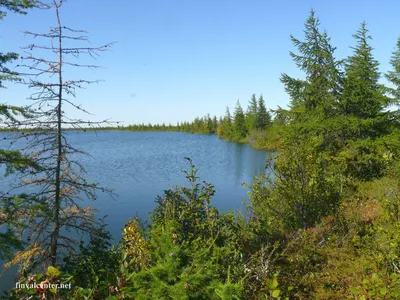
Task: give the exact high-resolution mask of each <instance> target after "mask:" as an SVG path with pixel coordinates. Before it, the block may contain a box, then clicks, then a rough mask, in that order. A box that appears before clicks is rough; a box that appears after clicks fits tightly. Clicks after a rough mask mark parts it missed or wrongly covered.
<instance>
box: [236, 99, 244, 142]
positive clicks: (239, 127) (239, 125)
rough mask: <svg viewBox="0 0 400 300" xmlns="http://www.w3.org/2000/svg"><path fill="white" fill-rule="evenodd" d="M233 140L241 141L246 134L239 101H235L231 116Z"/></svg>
mask: <svg viewBox="0 0 400 300" xmlns="http://www.w3.org/2000/svg"><path fill="white" fill-rule="evenodd" d="M233 132H234V138H233V140H234V141H241V140H243V139H244V138H245V137H246V136H247V128H246V121H245V116H244V112H243V109H242V107H241V106H240V103H239V101H238V102H237V103H236V108H235V114H234V117H233Z"/></svg>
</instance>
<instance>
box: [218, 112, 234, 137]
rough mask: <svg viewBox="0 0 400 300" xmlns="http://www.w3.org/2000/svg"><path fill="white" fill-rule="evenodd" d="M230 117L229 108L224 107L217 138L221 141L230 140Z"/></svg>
mask: <svg viewBox="0 0 400 300" xmlns="http://www.w3.org/2000/svg"><path fill="white" fill-rule="evenodd" d="M232 132H233V131H232V115H231V112H230V110H229V107H228V106H227V107H226V110H225V116H224V118H223V119H222V121H220V123H219V125H218V130H217V133H218V136H219V137H220V138H223V139H228V140H230V139H231V138H232Z"/></svg>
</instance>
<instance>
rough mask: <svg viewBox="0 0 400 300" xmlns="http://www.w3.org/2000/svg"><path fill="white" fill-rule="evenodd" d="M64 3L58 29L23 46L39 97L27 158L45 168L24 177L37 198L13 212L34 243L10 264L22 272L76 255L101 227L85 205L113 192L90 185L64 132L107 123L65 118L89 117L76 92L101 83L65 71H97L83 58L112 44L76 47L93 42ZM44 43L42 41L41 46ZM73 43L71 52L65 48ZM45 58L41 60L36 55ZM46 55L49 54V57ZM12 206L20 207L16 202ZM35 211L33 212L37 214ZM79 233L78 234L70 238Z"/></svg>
mask: <svg viewBox="0 0 400 300" xmlns="http://www.w3.org/2000/svg"><path fill="white" fill-rule="evenodd" d="M63 2H66V1H65V0H64V1H63V0H53V2H52V9H54V10H55V13H56V20H57V25H56V26H55V27H51V28H50V31H49V32H48V33H33V32H29V31H28V32H25V34H26V35H29V36H32V37H33V38H35V40H36V39H37V40H41V41H40V42H39V43H38V44H31V45H28V46H27V47H24V48H23V49H24V52H25V54H24V55H23V56H22V58H21V59H22V63H21V64H20V65H19V67H22V68H24V70H26V72H21V73H20V74H24V75H25V76H26V77H25V80H24V82H25V83H26V84H28V86H29V88H31V89H34V90H35V92H34V93H33V94H32V95H31V96H30V98H29V99H30V100H32V101H33V102H32V103H33V104H32V105H30V106H29V109H30V110H31V111H34V112H35V118H33V119H29V120H25V121H21V122H22V123H21V126H23V127H25V128H26V129H27V131H26V132H25V133H23V137H24V138H26V139H27V140H28V141H27V147H26V148H25V149H24V153H28V154H30V157H31V158H34V159H35V161H36V162H37V163H38V164H39V165H40V170H38V171H32V172H31V175H30V176H29V178H27V177H24V180H23V186H24V188H28V187H29V186H33V190H35V191H34V192H33V193H29V196H27V197H25V198H23V199H22V200H20V202H19V204H18V205H19V206H17V207H16V208H15V209H14V210H15V211H17V213H16V214H15V216H16V217H17V218H19V222H16V223H19V224H20V225H21V226H20V227H19V229H20V231H19V233H20V235H21V236H23V237H25V238H26V239H27V240H28V241H29V245H28V247H26V249H25V250H24V251H21V252H18V253H17V254H16V255H15V257H14V259H13V260H12V261H11V262H10V263H9V264H7V266H11V265H13V264H17V263H22V262H23V264H22V268H23V269H27V268H28V267H29V269H33V268H35V269H36V270H38V269H42V268H43V267H46V266H48V265H53V266H57V265H58V264H59V263H60V261H61V258H62V257H63V256H64V255H66V254H71V253H72V254H73V253H74V252H75V251H76V250H77V246H78V245H79V242H80V240H81V239H82V236H84V235H85V234H87V235H93V234H95V233H96V230H97V229H96V228H97V226H96V225H97V222H96V221H95V219H94V210H93V209H92V208H90V207H86V208H84V207H83V205H82V201H86V200H95V199H96V192H97V191H98V190H99V189H100V190H102V191H103V192H104V191H105V192H109V193H111V191H109V190H106V189H104V188H101V187H99V186H98V185H97V184H96V183H89V182H87V180H86V179H85V169H84V167H83V166H82V165H81V164H80V163H79V161H78V159H77V155H79V154H84V152H83V151H81V150H79V149H76V148H75V147H74V146H73V145H71V144H70V143H69V141H68V139H67V136H66V133H65V130H66V129H71V128H81V127H91V126H96V125H98V126H100V125H101V124H104V123H109V122H108V121H107V120H103V121H99V122H92V121H85V120H82V119H75V118H72V117H70V116H68V115H67V114H66V113H65V108H66V107H68V106H72V107H73V108H75V109H77V110H80V111H83V112H86V111H85V110H84V109H83V108H82V107H81V106H80V105H78V104H76V102H74V101H73V98H75V95H76V93H75V92H76V89H78V88H82V87H83V86H84V85H87V84H92V83H96V82H97V81H89V80H84V79H66V77H67V72H66V68H70V67H75V68H89V69H95V68H98V66H96V65H87V64H80V63H79V62H78V59H79V58H80V57H81V56H83V55H88V56H89V57H97V56H98V54H99V53H100V52H102V51H106V50H108V49H109V48H110V47H111V46H112V44H113V43H108V44H105V45H102V46H100V47H91V46H89V47H87V46H84V47H75V46H70V44H73V45H75V44H76V43H78V42H88V37H87V36H86V32H85V31H82V30H74V29H72V28H69V27H66V26H64V25H63V24H62V22H61V18H60V8H61V6H62V5H63ZM43 40H44V41H45V42H42V41H43ZM66 42H67V43H68V47H67V46H66ZM35 52H38V53H40V56H38V55H35ZM45 53H47V55H46V54H45ZM10 205H14V206H15V205H17V204H16V203H15V201H14V203H13V202H12V201H11V202H10ZM32 208H33V209H32ZM71 231H74V232H75V233H74V235H75V236H72V235H71V233H70V232H71Z"/></svg>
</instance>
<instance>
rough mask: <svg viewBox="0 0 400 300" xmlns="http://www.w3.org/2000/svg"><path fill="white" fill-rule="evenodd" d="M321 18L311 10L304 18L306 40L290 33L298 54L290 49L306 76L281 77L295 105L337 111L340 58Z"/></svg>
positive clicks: (328, 114) (321, 111) (328, 111)
mask: <svg viewBox="0 0 400 300" xmlns="http://www.w3.org/2000/svg"><path fill="white" fill-rule="evenodd" d="M319 25H320V22H319V19H318V18H316V17H315V12H314V11H313V10H311V13H310V16H309V17H308V19H307V20H306V22H305V31H304V33H305V40H304V41H300V40H298V39H296V38H295V37H293V36H291V40H292V42H293V44H294V46H295V47H296V48H297V49H298V51H299V54H295V53H293V52H290V55H291V56H292V58H293V60H294V62H295V63H296V65H297V66H298V67H299V68H300V69H301V70H302V71H304V72H305V75H306V78H305V79H304V80H303V79H295V78H292V77H290V76H288V75H287V74H282V77H281V81H282V83H283V84H284V85H285V90H286V92H287V93H288V94H289V95H290V98H291V100H290V101H291V102H290V104H291V107H292V108H293V109H302V108H303V109H306V110H307V111H309V112H315V111H319V112H320V113H322V114H323V115H324V116H330V115H332V114H333V113H334V111H335V110H334V106H335V104H336V103H337V101H338V98H339V96H340V94H341V83H342V74H341V72H340V65H341V63H342V62H341V61H337V60H336V59H335V57H334V52H335V49H336V48H334V47H332V45H331V44H330V37H329V36H328V34H327V32H326V31H324V32H321V31H320V29H319Z"/></svg>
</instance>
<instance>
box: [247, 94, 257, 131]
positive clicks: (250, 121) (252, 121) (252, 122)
mask: <svg viewBox="0 0 400 300" xmlns="http://www.w3.org/2000/svg"><path fill="white" fill-rule="evenodd" d="M257 111H258V106H257V98H256V94H253V95H252V96H251V100H250V102H249V105H248V107H247V111H246V125H247V128H248V130H249V131H250V130H253V129H255V128H256V117H257Z"/></svg>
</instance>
